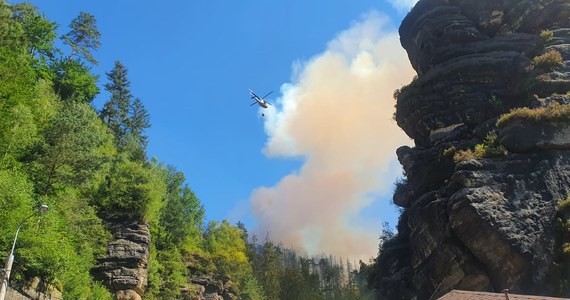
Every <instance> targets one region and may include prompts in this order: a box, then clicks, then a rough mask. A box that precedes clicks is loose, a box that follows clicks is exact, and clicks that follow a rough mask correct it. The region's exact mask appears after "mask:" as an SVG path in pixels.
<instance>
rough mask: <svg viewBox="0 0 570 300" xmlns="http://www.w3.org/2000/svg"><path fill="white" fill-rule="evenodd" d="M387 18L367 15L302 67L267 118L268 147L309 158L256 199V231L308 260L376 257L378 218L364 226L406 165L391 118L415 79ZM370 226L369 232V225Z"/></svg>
mask: <svg viewBox="0 0 570 300" xmlns="http://www.w3.org/2000/svg"><path fill="white" fill-rule="evenodd" d="M387 25H388V19H387V18H386V17H384V16H381V15H380V14H378V13H375V12H373V13H369V14H368V15H366V16H364V17H363V18H362V20H361V21H360V22H358V23H355V24H353V25H352V27H351V28H350V29H348V30H346V31H344V32H341V33H340V34H339V35H338V36H337V37H336V38H335V39H334V40H332V41H331V42H329V44H328V46H327V49H326V51H324V52H323V53H321V54H319V55H317V56H315V57H314V58H312V59H311V60H309V61H307V62H304V63H296V64H295V65H294V70H293V73H294V75H293V80H292V81H293V82H292V83H290V84H284V85H283V86H282V88H281V93H282V97H281V98H280V99H278V101H277V108H273V107H270V109H269V110H268V111H267V112H266V122H265V131H266V133H267V135H268V141H267V144H266V147H265V149H264V151H265V154H266V155H268V156H271V157H302V158H303V160H304V164H303V166H302V167H301V168H300V170H298V171H297V172H293V173H291V174H289V175H286V176H285V177H283V178H282V179H281V180H280V182H278V183H277V185H276V186H273V187H260V188H258V189H256V190H254V191H253V193H252V195H251V207H252V211H253V214H254V215H255V217H256V218H257V220H258V229H257V232H258V234H261V236H264V235H265V233H266V232H269V233H270V236H271V238H272V240H274V241H279V242H282V243H283V244H284V245H286V246H289V247H302V248H304V249H306V250H307V251H308V252H309V254H318V253H332V254H334V255H337V256H341V257H350V258H355V259H358V258H362V259H368V258H370V257H372V256H374V255H375V254H376V253H377V250H378V247H377V245H378V234H379V232H380V223H381V220H379V219H376V220H372V222H373V224H377V225H376V226H363V223H366V220H364V219H363V218H362V217H361V213H362V210H363V209H365V208H367V207H368V206H370V205H371V204H373V202H374V201H379V200H378V198H380V197H381V196H383V197H382V198H384V201H387V200H386V199H391V197H390V196H388V195H387V194H388V193H389V191H390V190H391V186H392V184H393V182H394V179H395V178H396V177H397V176H398V172H399V168H395V167H394V165H395V164H394V160H395V149H396V148H397V147H399V146H401V145H403V144H408V143H409V140H408V138H407V137H406V136H405V134H404V133H403V132H402V130H400V129H399V128H398V127H397V125H396V123H395V121H393V119H392V114H393V112H394V104H395V101H394V100H393V97H392V94H393V92H394V90H395V89H397V88H399V87H401V86H402V85H403V84H404V83H408V82H410V80H411V78H412V76H413V75H414V72H413V70H412V68H411V67H410V65H409V63H408V59H407V56H406V54H405V52H404V50H403V49H402V48H401V46H400V43H399V39H398V35H397V33H396V32H395V31H394V30H385V29H384V28H385V27H387ZM371 227H372V228H371Z"/></svg>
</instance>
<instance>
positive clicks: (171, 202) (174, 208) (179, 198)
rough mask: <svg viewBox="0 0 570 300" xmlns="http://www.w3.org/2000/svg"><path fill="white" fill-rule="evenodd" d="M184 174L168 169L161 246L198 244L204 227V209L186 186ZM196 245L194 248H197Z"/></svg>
mask: <svg viewBox="0 0 570 300" xmlns="http://www.w3.org/2000/svg"><path fill="white" fill-rule="evenodd" d="M185 180H186V179H185V178H184V174H183V173H182V172H179V171H177V170H176V169H175V168H174V167H173V166H168V167H167V176H166V204H165V205H164V206H163V208H162V209H161V215H160V228H161V229H162V234H161V235H160V236H161V238H162V241H161V244H163V245H168V244H171V245H175V246H177V247H181V246H183V245H184V244H185V243H187V242H190V243H194V244H195V243H196V241H197V240H198V239H199V238H200V232H201V230H202V226H203V219H204V207H203V205H202V204H201V203H200V201H199V200H198V198H197V197H196V195H195V194H194V192H192V190H191V189H190V188H189V187H188V185H187V184H185V182H184V181H185ZM196 246H197V245H195V246H194V247H193V248H196Z"/></svg>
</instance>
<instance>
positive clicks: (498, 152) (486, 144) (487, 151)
mask: <svg viewBox="0 0 570 300" xmlns="http://www.w3.org/2000/svg"><path fill="white" fill-rule="evenodd" d="M448 150H449V149H446V151H448ZM446 151H444V155H445V152H446ZM505 155H507V149H505V147H503V145H499V143H498V142H497V135H496V134H494V133H489V134H487V136H486V137H485V139H484V140H483V143H481V144H477V145H475V150H471V149H467V150H459V151H457V152H455V154H454V155H453V161H455V162H456V163H458V162H462V161H465V160H469V159H474V158H489V157H500V156H505Z"/></svg>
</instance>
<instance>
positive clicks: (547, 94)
mask: <svg viewBox="0 0 570 300" xmlns="http://www.w3.org/2000/svg"><path fill="white" fill-rule="evenodd" d="M543 30H551V31H552V32H553V36H552V38H550V39H548V40H545V39H544V37H541V36H540V33H541V31H543ZM569 32H570V2H569V1H567V0H420V1H419V2H418V3H417V5H416V6H415V7H414V8H413V9H412V11H411V12H410V13H409V14H408V16H407V17H406V18H405V19H404V21H403V22H402V25H401V27H400V37H401V43H402V45H403V47H404V48H405V49H406V51H407V52H408V56H409V58H410V61H411V63H412V66H413V67H414V69H415V70H416V71H417V73H418V77H417V78H416V79H414V81H413V82H412V83H410V85H408V86H406V87H404V88H402V89H401V91H399V93H398V96H397V112H396V120H397V122H398V125H399V126H400V127H401V128H402V129H403V130H404V131H405V132H406V133H407V134H408V135H409V136H410V137H411V138H413V139H414V141H415V144H416V146H415V147H413V148H410V147H401V148H400V149H398V150H397V155H398V159H399V160H400V163H401V164H402V166H403V169H404V172H405V174H406V180H405V181H403V182H401V183H400V184H399V185H398V188H397V190H396V192H395V194H394V202H395V203H396V204H397V205H399V206H401V207H403V208H404V211H403V214H402V216H401V218H400V222H399V224H398V235H397V237H396V238H395V239H394V240H392V241H390V242H389V243H388V244H386V245H385V247H384V250H383V252H382V253H381V255H380V257H379V259H378V264H377V267H378V274H377V277H376V278H375V280H374V285H375V287H376V289H377V291H378V293H379V297H380V298H382V299H411V298H413V297H417V299H419V300H421V299H436V298H437V297H438V296H440V295H442V294H444V293H446V292H447V291H449V290H451V289H467V290H481V291H501V290H503V289H505V288H508V289H510V290H511V291H513V292H519V293H527V294H528V293H530V294H544V295H556V294H557V293H558V290H557V288H558V286H557V285H559V283H557V282H552V274H553V273H555V272H556V270H555V268H557V266H556V263H553V262H554V261H555V260H556V257H555V249H554V248H555V247H556V246H555V232H554V227H555V226H554V222H555V215H556V205H557V203H558V201H560V200H563V199H566V197H567V196H568V193H569V190H570V124H568V123H567V122H566V123H565V122H564V121H562V122H543V123H525V122H513V123H511V124H509V125H508V126H506V127H504V128H502V129H501V130H498V129H497V128H496V127H495V123H496V121H497V118H498V117H499V116H500V115H501V114H503V113H506V112H508V111H509V110H510V109H511V108H514V107H523V106H532V107H540V106H546V105H549V104H550V103H553V102H557V103H561V104H565V103H566V104H567V103H568V102H570V101H569V100H570V97H568V96H561V95H566V93H567V92H568V91H569V90H570V35H569V34H568V33H569ZM551 50H556V51H558V52H560V53H561V55H562V58H563V62H562V64H561V65H559V66H556V67H549V68H541V67H539V66H535V65H533V63H532V61H533V58H534V57H536V56H539V55H542V54H544V53H547V52H548V51H551ZM489 132H496V133H497V135H498V138H497V140H498V141H499V143H501V144H503V146H504V147H505V148H506V149H507V150H508V151H509V152H508V154H507V155H506V156H502V157H495V158H481V157H479V158H475V159H468V160H465V161H462V162H456V161H454V159H453V151H450V149H458V150H460V149H472V150H473V149H474V148H475V145H476V144H481V143H482V142H483V139H484V138H485V136H486V135H487V134H488V133H489ZM454 151H455V150H454ZM449 153H451V154H449Z"/></svg>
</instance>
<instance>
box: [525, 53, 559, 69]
mask: <svg viewBox="0 0 570 300" xmlns="http://www.w3.org/2000/svg"><path fill="white" fill-rule="evenodd" d="M532 65H533V66H534V67H536V68H541V69H553V68H556V67H558V66H560V65H562V54H560V52H558V51H556V50H550V51H548V52H546V53H544V54H542V55H539V56H535V57H534V58H533V59H532Z"/></svg>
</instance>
